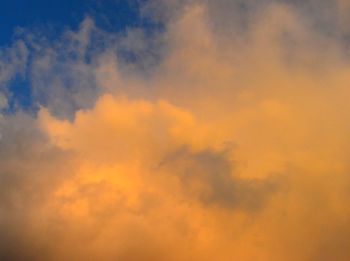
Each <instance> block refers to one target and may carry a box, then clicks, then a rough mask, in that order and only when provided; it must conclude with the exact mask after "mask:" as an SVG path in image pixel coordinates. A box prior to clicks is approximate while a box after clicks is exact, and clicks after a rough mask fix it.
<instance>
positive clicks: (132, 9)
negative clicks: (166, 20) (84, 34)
mask: <svg viewBox="0 0 350 261" xmlns="http://www.w3.org/2000/svg"><path fill="white" fill-rule="evenodd" d="M139 3H140V1H125V0H104V1H94V0H63V1H57V0H53V1H46V0H32V1H27V0H3V1H1V2H0V25H1V34H0V44H1V45H8V44H10V43H11V39H12V36H13V33H14V32H15V30H16V28H18V27H21V28H35V27H36V28H45V27H47V28H50V29H54V30H56V32H60V31H62V30H63V29H64V28H66V27H71V28H76V27H77V26H78V24H79V23H80V22H81V21H82V20H83V18H84V17H85V16H86V15H89V16H91V17H93V18H94V19H95V21H96V23H97V25H98V26H99V27H101V28H103V29H106V30H115V31H119V30H123V29H125V28H126V27H127V26H140V25H142V19H141V18H140V16H139V10H138V5H139Z"/></svg>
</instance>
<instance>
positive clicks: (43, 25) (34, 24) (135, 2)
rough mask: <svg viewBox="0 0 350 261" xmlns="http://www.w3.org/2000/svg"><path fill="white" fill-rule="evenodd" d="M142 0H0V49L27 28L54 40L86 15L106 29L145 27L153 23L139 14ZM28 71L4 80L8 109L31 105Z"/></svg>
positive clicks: (122, 29) (28, 107)
mask: <svg viewBox="0 0 350 261" xmlns="http://www.w3.org/2000/svg"><path fill="white" fill-rule="evenodd" d="M143 2H144V0H104V1H96V0H84V1H83V0H64V1H61V0H60V1H57V0H56V1H46V0H32V1H27V0H11V1H9V0H4V1H0V30H1V34H0V50H1V49H3V50H5V49H6V48H11V46H13V45H14V43H16V41H18V40H21V38H22V37H23V35H25V34H26V33H28V32H29V33H30V32H36V33H37V34H38V32H39V35H41V36H44V37H45V39H47V40H48V41H49V42H51V43H53V42H55V41H56V40H58V39H59V38H60V37H61V36H62V34H63V32H64V31H66V30H73V31H78V28H79V25H80V24H81V23H82V21H84V19H85V18H86V17H90V18H92V20H93V21H94V23H95V24H96V26H97V27H98V28H99V29H102V30H103V31H107V32H117V33H122V32H124V31H125V30H126V29H127V28H143V29H146V31H147V29H152V28H153V26H154V25H155V24H153V23H152V22H151V21H150V20H149V19H147V18H145V17H144V16H142V15H141V14H140V5H141V4H142V3H143ZM17 32H25V33H24V34H23V33H22V34H18V33H17ZM18 35H19V36H18ZM28 62H30V58H29V60H27V63H28ZM27 74H28V72H25V73H24V75H22V76H19V75H18V74H15V75H14V76H13V77H12V80H10V81H7V82H6V85H7V86H6V87H5V88H6V89H7V90H8V91H9V92H10V95H8V102H9V108H8V110H7V111H8V112H12V111H15V110H16V109H18V108H19V109H25V110H31V109H33V98H32V93H31V92H32V90H31V84H32V83H31V81H30V79H28V78H29V77H28V75H27ZM0 87H1V86H0ZM2 89H4V86H3V87H2ZM0 90H1V88H0Z"/></svg>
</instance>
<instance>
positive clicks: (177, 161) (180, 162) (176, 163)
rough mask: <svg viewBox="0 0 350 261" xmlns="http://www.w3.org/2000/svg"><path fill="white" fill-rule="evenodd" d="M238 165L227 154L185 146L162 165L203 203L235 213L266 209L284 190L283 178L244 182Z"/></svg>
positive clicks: (247, 180)
mask: <svg viewBox="0 0 350 261" xmlns="http://www.w3.org/2000/svg"><path fill="white" fill-rule="evenodd" d="M234 165H235V164H234V162H230V160H229V159H228V158H227V154H226V152H215V151H212V150H209V149H208V150H204V151H199V152H191V151H190V150H189V149H188V148H186V147H183V148H180V149H178V150H177V151H175V152H174V153H172V154H170V155H168V156H167V157H165V158H164V160H163V161H162V162H161V163H160V165H159V166H160V168H165V169H168V170H169V171H170V172H171V173H172V174H175V175H178V176H179V177H180V179H181V182H182V183H183V187H184V190H185V191H190V192H192V193H194V195H195V196H198V197H199V199H200V200H201V201H202V203H203V204H206V205H212V206H219V207H223V208H228V209H232V210H243V211H256V210H259V209H262V208H264V206H265V204H266V203H267V201H268V199H269V197H271V196H272V195H273V194H274V193H277V192H278V191H280V190H281V189H282V185H283V181H282V178H281V175H271V177H268V178H264V179H261V180H259V179H244V178H240V177H237V175H235V170H234V169H233V166H234ZM198 185H199V187H196V186H198ZM185 193H186V192H185Z"/></svg>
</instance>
